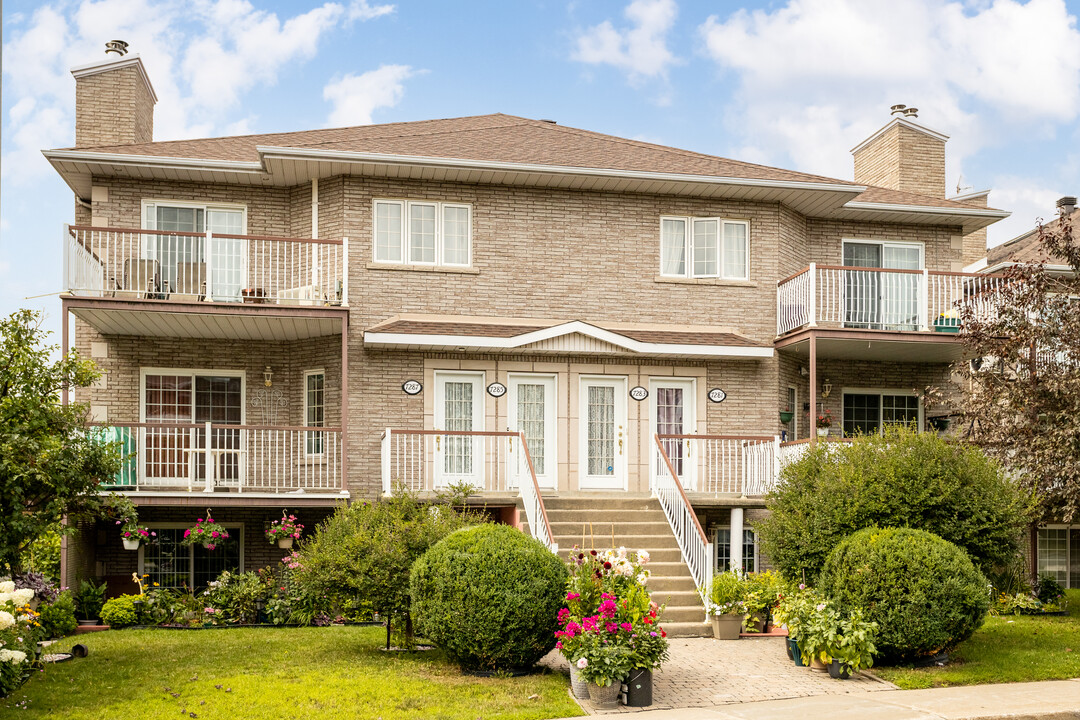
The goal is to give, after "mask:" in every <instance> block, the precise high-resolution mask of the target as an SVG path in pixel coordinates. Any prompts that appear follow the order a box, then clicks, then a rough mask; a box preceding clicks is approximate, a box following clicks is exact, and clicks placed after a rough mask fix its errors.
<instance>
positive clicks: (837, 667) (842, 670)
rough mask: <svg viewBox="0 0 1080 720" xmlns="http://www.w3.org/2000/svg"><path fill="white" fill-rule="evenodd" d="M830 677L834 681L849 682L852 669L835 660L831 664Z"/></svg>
mask: <svg viewBox="0 0 1080 720" xmlns="http://www.w3.org/2000/svg"><path fill="white" fill-rule="evenodd" d="M829 677H831V678H832V679H833V680H847V679H848V678H849V677H851V667H850V666H848V665H846V664H843V663H841V662H840V661H839V660H833V661H832V662H831V663H829Z"/></svg>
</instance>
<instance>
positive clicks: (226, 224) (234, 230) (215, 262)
mask: <svg viewBox="0 0 1080 720" xmlns="http://www.w3.org/2000/svg"><path fill="white" fill-rule="evenodd" d="M206 229H207V230H209V231H210V232H211V233H214V234H215V235H214V241H213V243H211V245H210V287H211V288H213V298H214V300H217V301H219V302H239V301H240V299H241V298H240V290H241V289H242V288H243V287H244V284H245V281H246V280H247V267H246V266H247V262H246V261H247V245H246V243H245V241H244V240H242V239H240V238H230V237H218V236H217V234H218V233H220V234H222V235H240V234H242V233H243V232H244V214H243V213H242V212H240V211H239V210H207V211H206ZM265 290H268V288H267V289H264V291H265Z"/></svg>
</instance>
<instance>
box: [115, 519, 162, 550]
mask: <svg viewBox="0 0 1080 720" xmlns="http://www.w3.org/2000/svg"><path fill="white" fill-rule="evenodd" d="M152 537H157V533H156V532H151V530H150V528H148V527H145V526H144V525H140V524H139V522H138V520H136V519H135V518H131V519H129V520H127V521H125V522H124V524H123V525H122V526H121V527H120V539H121V540H123V541H124V549H125V550H138V549H139V545H141V544H142V543H144V542H146V541H148V540H149V539H150V538H152Z"/></svg>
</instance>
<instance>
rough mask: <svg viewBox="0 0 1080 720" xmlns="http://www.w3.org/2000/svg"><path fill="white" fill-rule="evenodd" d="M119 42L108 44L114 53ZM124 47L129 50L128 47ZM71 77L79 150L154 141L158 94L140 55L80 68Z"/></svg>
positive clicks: (121, 57) (110, 58)
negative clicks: (155, 106)
mask: <svg viewBox="0 0 1080 720" xmlns="http://www.w3.org/2000/svg"><path fill="white" fill-rule="evenodd" d="M117 42H119V41H113V42H112V43H109V45H110V48H111V51H112V52H114V53H118V52H119V50H117V49H116V47H115V46H114V44H115V43H117ZM121 45H123V46H124V47H125V48H126V45H127V44H126V43H121ZM121 49H123V48H121ZM124 52H126V50H124ZM71 74H72V75H74V76H75V146H76V147H94V146H98V145H129V144H133V143H148V142H152V141H153V139H154V104H155V103H156V102H157V95H156V94H155V93H154V88H153V86H152V85H151V84H150V78H149V77H148V76H147V74H146V68H144V67H143V64H142V60H141V59H139V56H138V55H122V54H121V55H120V56H119V57H115V58H114V57H109V58H108V59H106V60H102V61H99V62H94V63H90V64H89V65H80V66H79V67H74V68H72V69H71Z"/></svg>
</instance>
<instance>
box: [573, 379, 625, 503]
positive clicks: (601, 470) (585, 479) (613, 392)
mask: <svg viewBox="0 0 1080 720" xmlns="http://www.w3.org/2000/svg"><path fill="white" fill-rule="evenodd" d="M578 398H579V399H578V402H579V404H580V411H579V414H578V417H579V418H580V419H579V421H578V422H579V425H580V432H579V438H580V440H579V445H578V448H579V451H578V453H579V458H580V460H579V462H580V466H579V470H578V477H579V482H578V486H579V487H580V488H581V489H582V490H623V489H625V488H626V453H627V451H628V450H629V448H630V439H629V437H628V436H627V429H628V425H627V421H626V378H610V377H583V378H581V391H580V393H579V395H578Z"/></svg>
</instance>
